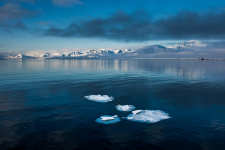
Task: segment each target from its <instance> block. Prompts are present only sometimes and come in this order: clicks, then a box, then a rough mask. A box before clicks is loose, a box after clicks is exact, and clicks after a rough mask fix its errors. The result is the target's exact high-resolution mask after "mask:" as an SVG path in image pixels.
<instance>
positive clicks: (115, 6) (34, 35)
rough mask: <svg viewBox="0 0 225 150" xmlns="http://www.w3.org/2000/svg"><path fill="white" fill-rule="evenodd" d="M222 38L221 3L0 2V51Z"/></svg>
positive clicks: (224, 26)
mask: <svg viewBox="0 0 225 150" xmlns="http://www.w3.org/2000/svg"><path fill="white" fill-rule="evenodd" d="M191 39H197V40H204V41H207V40H224V39H225V1H224V0H182V1H181V0H170V1H168V0H0V51H29V50H51V49H97V48H106V49H107V48H125V47H126V48H130V47H135V46H144V45H150V44H159V43H162V44H168V43H176V42H178V41H185V40H191Z"/></svg>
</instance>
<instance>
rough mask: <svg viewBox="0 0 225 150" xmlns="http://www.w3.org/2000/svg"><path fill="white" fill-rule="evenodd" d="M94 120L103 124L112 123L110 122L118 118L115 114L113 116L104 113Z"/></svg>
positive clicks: (118, 119)
mask: <svg viewBox="0 0 225 150" xmlns="http://www.w3.org/2000/svg"><path fill="white" fill-rule="evenodd" d="M95 121H96V122H98V123H103V124H112V123H117V122H120V118H119V117H118V116H117V115H115V116H108V115H104V116H101V117H100V118H98V119H96V120H95Z"/></svg>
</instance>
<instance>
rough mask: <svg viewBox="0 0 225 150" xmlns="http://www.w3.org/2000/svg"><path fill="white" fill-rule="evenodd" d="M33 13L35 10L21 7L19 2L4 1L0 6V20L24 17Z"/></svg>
mask: <svg viewBox="0 0 225 150" xmlns="http://www.w3.org/2000/svg"><path fill="white" fill-rule="evenodd" d="M34 14H35V12H33V11H29V10H27V9H23V8H22V7H21V6H20V5H19V4H12V3H6V4H5V5H3V6H1V7H0V21H5V20H8V19H19V18H24V17H27V16H32V15H34Z"/></svg>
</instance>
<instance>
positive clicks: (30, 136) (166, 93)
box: [0, 59, 225, 150]
mask: <svg viewBox="0 0 225 150" xmlns="http://www.w3.org/2000/svg"><path fill="white" fill-rule="evenodd" d="M0 70H1V71H0V87H1V88H0V133H1V134H0V149H1V150H5V149H37V150H39V149H40V150H43V149H60V150H61V149H68V150H71V149H129V150H130V149H171V150H174V149H205V150H206V149H207V150H208V149H223V148H224V147H225V61H200V60H151V59H134V60H23V61H20V60H18V61H15V60H14V61H6V60H4V61H0ZM92 94H93V95H97V94H102V95H108V96H113V97H114V100H113V101H111V102H107V103H98V102H94V101H89V100H87V99H85V98H84V96H87V95H92ZM118 104H120V105H133V106H135V107H136V109H142V110H162V111H165V112H166V113H169V115H170V116H171V117H172V118H170V119H167V120H162V121H159V122H156V123H151V124H149V123H139V122H133V121H129V120H126V119H121V121H120V122H118V123H115V124H100V123H97V122H95V120H96V119H97V118H99V117H100V116H103V115H111V116H112V115H119V117H120V118H122V117H126V116H128V115H129V114H130V112H120V111H118V110H116V108H115V106H117V105H118Z"/></svg>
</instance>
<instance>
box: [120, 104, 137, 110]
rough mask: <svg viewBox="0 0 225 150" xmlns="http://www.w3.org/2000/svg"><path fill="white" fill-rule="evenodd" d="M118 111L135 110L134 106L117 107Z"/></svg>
mask: <svg viewBox="0 0 225 150" xmlns="http://www.w3.org/2000/svg"><path fill="white" fill-rule="evenodd" d="M116 109H117V110H119V111H132V110H134V109H135V106H133V105H117V106H116Z"/></svg>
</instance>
